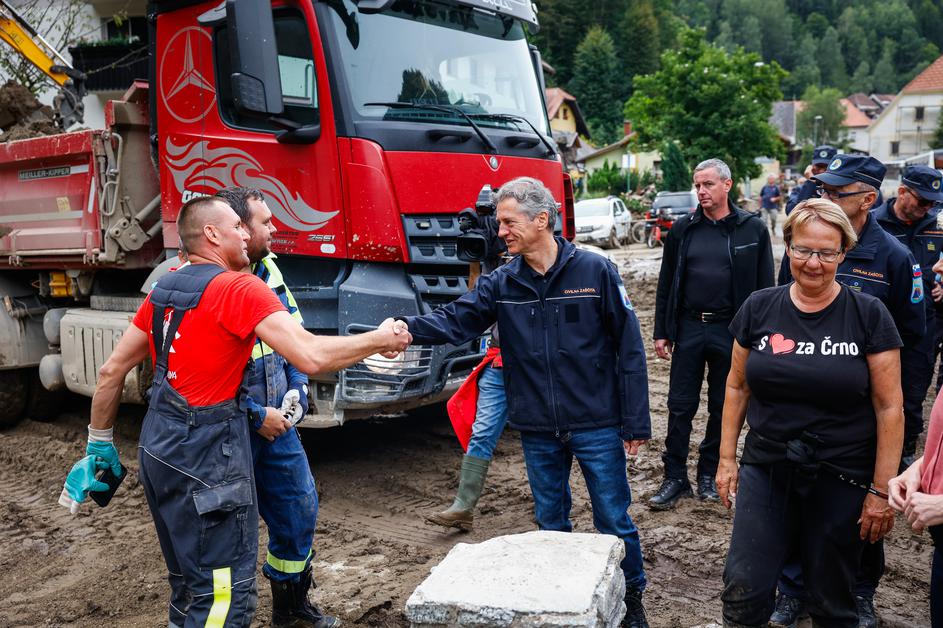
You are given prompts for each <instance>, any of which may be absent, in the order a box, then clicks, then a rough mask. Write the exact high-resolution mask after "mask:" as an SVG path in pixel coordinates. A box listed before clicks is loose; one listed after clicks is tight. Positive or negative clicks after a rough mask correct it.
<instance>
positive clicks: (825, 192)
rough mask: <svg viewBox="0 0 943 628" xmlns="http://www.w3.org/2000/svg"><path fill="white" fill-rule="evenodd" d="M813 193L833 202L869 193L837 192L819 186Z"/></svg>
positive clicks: (863, 191) (866, 191) (860, 191)
mask: <svg viewBox="0 0 943 628" xmlns="http://www.w3.org/2000/svg"><path fill="white" fill-rule="evenodd" d="M815 192H816V194H818V195H819V196H820V197H822V198H825V197H828V198H830V199H833V200H838V199H842V198H847V197H849V196H857V195H859V194H867V193H868V192H870V190H858V191H857V192H839V191H838V190H829V189H828V188H826V187H823V186H821V185H820V186H819V187H817V188H815Z"/></svg>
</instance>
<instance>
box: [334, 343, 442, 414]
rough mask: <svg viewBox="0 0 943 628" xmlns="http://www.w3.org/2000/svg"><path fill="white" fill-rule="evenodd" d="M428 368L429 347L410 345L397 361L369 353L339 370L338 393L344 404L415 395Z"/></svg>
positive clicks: (429, 361)
mask: <svg viewBox="0 0 943 628" xmlns="http://www.w3.org/2000/svg"><path fill="white" fill-rule="evenodd" d="M431 367H432V347H429V346H420V345H413V346H411V347H410V348H409V349H407V350H406V351H405V352H404V353H403V354H401V359H399V360H385V359H382V358H379V357H378V356H370V357H369V358H365V359H364V360H361V361H360V362H358V363H357V364H355V365H353V366H351V367H348V368H346V369H344V370H343V371H341V372H340V395H341V398H342V399H343V400H344V401H345V402H348V403H381V402H392V401H399V400H401V399H404V398H407V397H410V396H415V395H419V394H421V392H422V383H423V382H424V380H425V379H426V378H427V377H428V376H429V375H430V373H431ZM411 392H412V394H410V393H411Z"/></svg>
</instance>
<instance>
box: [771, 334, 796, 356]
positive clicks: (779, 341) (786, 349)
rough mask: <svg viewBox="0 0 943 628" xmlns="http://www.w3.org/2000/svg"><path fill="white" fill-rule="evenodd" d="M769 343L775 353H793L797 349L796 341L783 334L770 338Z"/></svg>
mask: <svg viewBox="0 0 943 628" xmlns="http://www.w3.org/2000/svg"><path fill="white" fill-rule="evenodd" d="M769 343H770V344H771V345H772V346H773V353H774V354H775V355H779V354H780V353H791V352H792V351H793V350H795V348H796V341H795V340H790V339H789V338H786V337H785V336H783V335H782V334H773V335H772V336H770V338H769Z"/></svg>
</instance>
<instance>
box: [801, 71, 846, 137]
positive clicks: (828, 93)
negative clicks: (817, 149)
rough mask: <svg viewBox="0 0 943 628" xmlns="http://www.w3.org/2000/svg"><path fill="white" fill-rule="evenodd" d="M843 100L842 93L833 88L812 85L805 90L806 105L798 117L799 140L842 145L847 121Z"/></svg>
mask: <svg viewBox="0 0 943 628" xmlns="http://www.w3.org/2000/svg"><path fill="white" fill-rule="evenodd" d="M841 99H842V94H841V92H840V91H838V90H837V89H835V88H833V87H826V88H824V89H819V88H818V87H816V86H814V85H812V86H810V87H809V88H808V89H807V90H805V93H804V94H802V101H803V102H804V103H805V105H804V107H803V108H802V111H800V112H799V113H798V114H797V115H796V137H797V139H798V140H799V141H800V142H801V141H805V142H808V143H815V144H840V143H841V141H842V135H843V134H844V131H843V128H842V123H843V122H844V120H845V108H844V107H843V106H842V104H841ZM816 118H818V122H816Z"/></svg>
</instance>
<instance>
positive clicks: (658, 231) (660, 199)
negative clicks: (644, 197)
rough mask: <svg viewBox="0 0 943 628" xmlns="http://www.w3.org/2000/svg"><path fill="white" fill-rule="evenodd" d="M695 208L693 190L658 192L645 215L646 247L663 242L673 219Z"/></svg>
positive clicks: (695, 197)
mask: <svg viewBox="0 0 943 628" xmlns="http://www.w3.org/2000/svg"><path fill="white" fill-rule="evenodd" d="M695 209H697V195H696V194H695V193H694V192H659V193H658V194H657V195H656V196H655V200H654V202H653V203H652V208H651V210H649V212H648V213H647V214H646V216H645V242H646V243H647V244H648V248H653V247H654V246H655V245H657V244H664V243H665V236H666V235H668V230H669V229H671V225H673V224H674V221H675V220H677V219H678V218H680V217H681V216H684V215H685V214H690V213H691V212H693V211H694V210H695Z"/></svg>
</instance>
